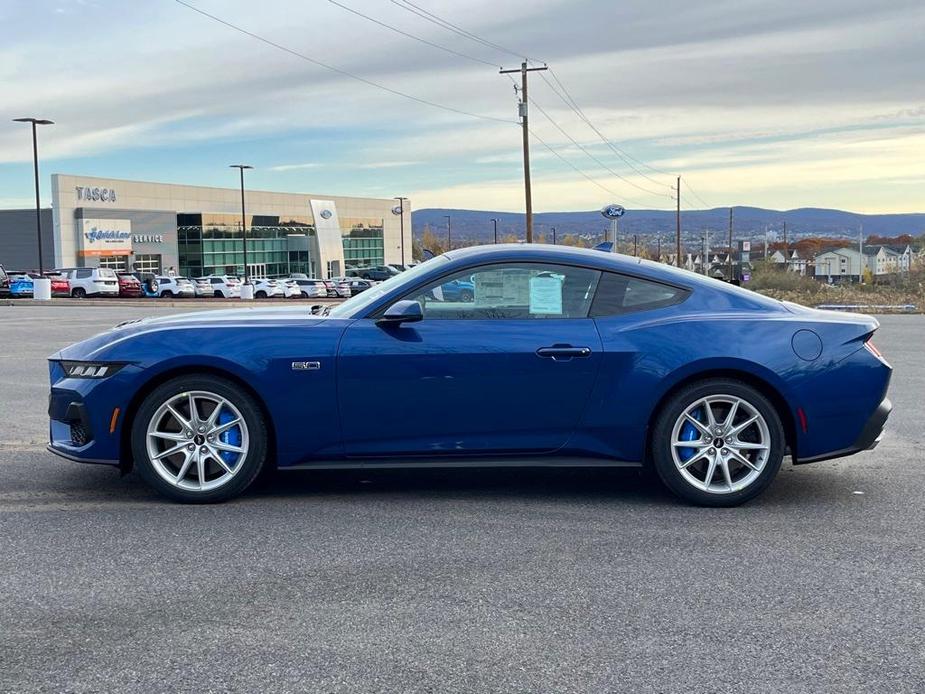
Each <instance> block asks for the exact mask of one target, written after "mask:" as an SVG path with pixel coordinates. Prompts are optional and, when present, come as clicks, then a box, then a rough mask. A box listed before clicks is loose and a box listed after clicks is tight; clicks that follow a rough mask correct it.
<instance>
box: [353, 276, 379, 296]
mask: <svg viewBox="0 0 925 694" xmlns="http://www.w3.org/2000/svg"><path fill="white" fill-rule="evenodd" d="M347 282H348V283H349V284H350V296H356V295H357V294H359V293H360V292H365V291H366V290H367V289H369V288H370V287H372V286H373V283H372V282H371V281H370V280H363V279H358V278H356V277H352V278H350V279H348V280H347Z"/></svg>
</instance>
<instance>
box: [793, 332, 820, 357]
mask: <svg viewBox="0 0 925 694" xmlns="http://www.w3.org/2000/svg"><path fill="white" fill-rule="evenodd" d="M790 345H791V346H792V347H793V353H794V354H796V355H797V356H798V357H799V358H800V359H803V360H804V361H816V359H818V358H819V355H820V354H822V340H821V339H820V338H819V336H818V335H817V334H816V333H814V332H813V331H812V330H805V329H804V330H797V331H796V332H795V333H794V334H793V339H792V340H790Z"/></svg>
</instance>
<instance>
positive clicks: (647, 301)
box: [591, 272, 688, 318]
mask: <svg viewBox="0 0 925 694" xmlns="http://www.w3.org/2000/svg"><path fill="white" fill-rule="evenodd" d="M687 295H688V291H687V290H686V289H681V288H680V287H673V286H671V285H669V284H662V283H661V282H653V281H651V280H644V279H640V278H638V277H629V276H628V275H618V274H616V273H614V272H605V273H603V275H602V276H601V281H600V282H599V283H598V285H597V291H596V292H595V294H594V302H593V303H592V304H591V317H592V318H598V317H601V316H619V315H621V314H624V313H631V312H633V311H647V310H650V309H654V308H662V307H663V306H671V305H672V304H677V303H679V302H681V301H683V300H684V299H685V298H686V297H687Z"/></svg>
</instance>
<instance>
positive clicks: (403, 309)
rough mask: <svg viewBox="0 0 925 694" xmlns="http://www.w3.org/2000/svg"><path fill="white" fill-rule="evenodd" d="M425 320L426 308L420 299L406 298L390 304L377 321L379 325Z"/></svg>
mask: <svg viewBox="0 0 925 694" xmlns="http://www.w3.org/2000/svg"><path fill="white" fill-rule="evenodd" d="M419 320H424V309H423V308H421V303H420V302H419V301H411V300H410V299H404V300H402V301H396V302H395V303H394V304H392V305H391V306H389V307H388V308H387V309H386V311H385V313H383V314H382V317H381V318H380V319H379V320H377V321H376V322H377V323H378V324H379V325H400V324H402V323H416V322H417V321H419Z"/></svg>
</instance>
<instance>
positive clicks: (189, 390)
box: [132, 375, 267, 503]
mask: <svg viewBox="0 0 925 694" xmlns="http://www.w3.org/2000/svg"><path fill="white" fill-rule="evenodd" d="M266 451H267V426H266V422H265V421H264V418H263V414H262V413H261V411H260V408H259V407H258V406H257V403H256V402H254V399H253V398H252V397H251V396H250V395H249V394H248V393H247V392H246V391H245V390H244V389H242V388H241V387H240V386H238V385H236V384H234V383H232V382H230V381H226V380H224V379H221V378H217V377H214V376H207V375H202V376H195V375H194V376H181V377H179V378H175V379H173V380H171V381H168V382H166V383H164V384H163V385H160V386H158V387H157V388H155V389H154V391H152V392H151V394H150V395H148V397H146V398H145V400H144V402H143V403H142V405H141V407H140V408H139V410H138V413H137V415H136V417H135V420H134V423H133V425H132V454H133V456H134V460H135V469H136V470H137V471H138V474H139V475H141V477H142V479H144V480H145V482H147V483H148V484H149V485H150V486H152V487H154V488H155V489H156V490H157V491H159V492H160V493H161V494H164V495H165V496H167V497H170V498H171V499H174V500H176V501H183V502H188V503H210V502H217V501H225V500H226V499H230V498H232V497H235V496H237V495H238V494H240V493H241V492H243V491H244V490H245V489H247V487H248V486H249V485H250V484H251V483H252V482H253V481H254V478H255V477H257V475H258V473H259V472H260V470H261V468H262V467H263V465H264V461H265V459H266Z"/></svg>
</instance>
